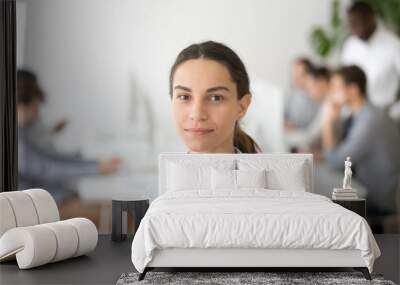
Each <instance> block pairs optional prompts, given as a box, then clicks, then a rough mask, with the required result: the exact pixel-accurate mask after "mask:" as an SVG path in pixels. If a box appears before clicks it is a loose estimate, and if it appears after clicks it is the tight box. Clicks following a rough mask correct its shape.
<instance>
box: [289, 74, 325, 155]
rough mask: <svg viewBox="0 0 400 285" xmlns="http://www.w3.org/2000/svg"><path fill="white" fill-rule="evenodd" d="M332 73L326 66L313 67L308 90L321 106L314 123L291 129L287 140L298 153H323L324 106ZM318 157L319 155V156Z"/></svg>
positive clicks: (308, 79)
mask: <svg viewBox="0 0 400 285" xmlns="http://www.w3.org/2000/svg"><path fill="white" fill-rule="evenodd" d="M329 80H330V71H329V69H328V68H326V67H324V66H318V67H312V68H311V69H310V71H309V74H308V76H307V79H306V89H307V90H308V92H309V96H310V98H312V99H313V100H314V101H315V102H318V105H319V106H320V107H319V109H318V112H317V114H316V115H315V117H314V119H313V120H312V122H311V123H310V124H309V125H308V126H307V127H306V128H303V129H300V128H298V129H289V130H287V132H286V140H287V142H288V145H289V147H290V148H291V149H292V150H295V151H296V152H297V151H298V152H313V153H315V154H318V152H320V151H321V136H322V111H323V107H322V105H323V104H324V102H325V98H326V97H327V95H328V92H329ZM317 156H318V155H317ZM317 156H316V157H317Z"/></svg>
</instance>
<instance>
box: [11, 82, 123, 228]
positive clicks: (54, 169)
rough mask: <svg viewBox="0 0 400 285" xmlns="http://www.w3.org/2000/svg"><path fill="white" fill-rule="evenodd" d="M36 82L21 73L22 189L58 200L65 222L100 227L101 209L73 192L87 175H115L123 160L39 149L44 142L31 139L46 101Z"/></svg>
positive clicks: (18, 85)
mask: <svg viewBox="0 0 400 285" xmlns="http://www.w3.org/2000/svg"><path fill="white" fill-rule="evenodd" d="M28 77H29V76H28ZM33 79H35V78H33V77H31V78H27V76H26V75H24V77H23V76H21V74H19V76H18V78H17V123H18V173H19V188H20V189H21V190H22V189H28V188H44V189H46V190H47V191H49V192H50V193H51V195H52V196H53V198H54V199H55V201H56V203H57V205H58V206H59V209H60V215H61V217H62V218H63V219H66V218H71V217H76V216H81V217H87V218H89V219H91V220H92V221H93V222H94V223H95V224H98V221H99V214H100V208H99V206H98V205H96V204H85V203H84V202H82V201H81V200H80V199H79V197H78V195H77V193H76V191H75V190H74V188H75V184H76V181H77V180H78V179H79V178H81V177H83V176H87V175H98V174H100V175H107V174H111V173H114V172H116V171H117V170H118V168H119V167H120V164H121V160H120V159H118V158H113V159H110V160H103V161H95V160H85V159H82V158H77V157H73V156H71V157H68V156H67V155H60V154H58V153H57V152H55V151H54V150H53V149H51V148H49V149H48V148H46V147H43V146H40V145H39V142H40V141H41V140H34V139H32V138H33V137H34V131H32V130H31V129H30V128H31V127H33V126H35V122H36V121H37V120H38V118H39V115H40V114H39V113H40V104H41V102H43V98H44V94H43V92H42V90H41V88H40V86H39V85H38V84H37V81H36V79H35V80H33ZM37 135H40V133H38V134H37Z"/></svg>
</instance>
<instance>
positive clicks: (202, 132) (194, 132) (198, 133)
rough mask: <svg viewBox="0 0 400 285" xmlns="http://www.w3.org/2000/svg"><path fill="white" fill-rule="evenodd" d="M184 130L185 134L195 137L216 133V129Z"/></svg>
mask: <svg viewBox="0 0 400 285" xmlns="http://www.w3.org/2000/svg"><path fill="white" fill-rule="evenodd" d="M184 130H185V132H188V133H189V134H192V135H195V136H203V135H207V134H209V133H211V132H213V131H214V129H205V128H189V129H184Z"/></svg>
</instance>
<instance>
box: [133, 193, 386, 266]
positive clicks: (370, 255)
mask: <svg viewBox="0 0 400 285" xmlns="http://www.w3.org/2000/svg"><path fill="white" fill-rule="evenodd" d="M216 195H217V196H216ZM189 247H190V248H302V249H307V248H310V249H311V248H316V249H358V250H360V251H361V256H362V258H363V259H364V260H365V264H366V266H367V267H368V269H369V271H370V272H372V268H373V263H374V260H375V259H376V258H377V257H379V256H380V250H379V248H378V246H377V244H376V241H375V239H374V237H373V235H372V232H371V229H370V227H369V226H368V223H367V222H366V221H365V219H363V218H362V217H360V216H359V215H357V214H355V213H353V212H351V211H349V210H347V209H344V208H343V207H341V206H339V205H337V204H335V203H333V202H332V201H331V200H329V199H328V198H326V197H324V196H321V195H317V194H312V193H308V192H301V191H278V190H265V189H263V190H258V189H248V190H240V191H233V192H229V191H227V192H219V193H217V194H216V193H207V192H200V193H199V192H198V191H179V192H170V193H166V194H163V195H162V196H160V197H158V198H157V199H156V200H154V202H153V203H152V204H151V206H150V208H149V210H148V211H147V213H146V215H145V217H144V218H143V220H142V221H141V223H140V226H139V228H138V230H137V232H136V235H135V237H134V239H133V243H132V262H133V264H134V266H135V267H136V269H137V270H138V271H139V272H143V270H144V268H145V267H146V265H147V264H148V263H149V262H150V261H151V260H152V257H153V252H154V250H155V249H164V248H189Z"/></svg>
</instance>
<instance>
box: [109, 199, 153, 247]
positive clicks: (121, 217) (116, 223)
mask: <svg viewBox="0 0 400 285" xmlns="http://www.w3.org/2000/svg"><path fill="white" fill-rule="evenodd" d="M148 208H149V200H148V199H140V200H139V199H137V200H136V199H135V200H114V199H113V200H112V231H111V239H112V240H113V241H123V240H125V239H126V237H127V232H128V214H129V213H130V214H131V215H132V217H133V218H134V222H135V230H134V233H133V234H135V232H136V230H137V228H138V227H139V224H140V221H141V220H142V219H143V217H144V215H145V214H146V211H147V209H148Z"/></svg>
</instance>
